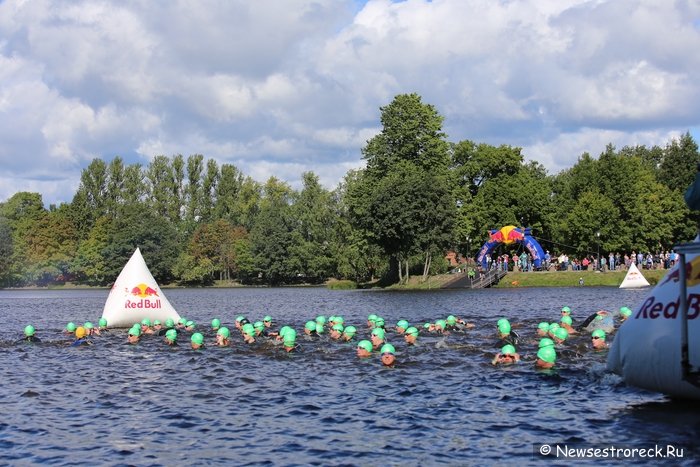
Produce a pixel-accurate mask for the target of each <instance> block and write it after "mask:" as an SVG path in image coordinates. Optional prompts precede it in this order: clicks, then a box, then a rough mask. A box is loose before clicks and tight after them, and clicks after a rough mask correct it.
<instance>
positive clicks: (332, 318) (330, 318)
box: [328, 315, 336, 324]
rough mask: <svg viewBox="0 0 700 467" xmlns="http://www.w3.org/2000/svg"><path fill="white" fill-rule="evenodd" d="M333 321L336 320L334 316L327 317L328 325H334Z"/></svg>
mask: <svg viewBox="0 0 700 467" xmlns="http://www.w3.org/2000/svg"><path fill="white" fill-rule="evenodd" d="M335 319H336V318H335V315H333V316H329V317H328V322H329V323H333V324H335Z"/></svg>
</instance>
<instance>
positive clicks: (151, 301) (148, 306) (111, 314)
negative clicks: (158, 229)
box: [102, 248, 180, 328]
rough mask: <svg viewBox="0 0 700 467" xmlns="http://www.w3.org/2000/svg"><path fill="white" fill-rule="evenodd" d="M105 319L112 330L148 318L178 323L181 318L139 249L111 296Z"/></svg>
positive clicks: (116, 282)
mask: <svg viewBox="0 0 700 467" xmlns="http://www.w3.org/2000/svg"><path fill="white" fill-rule="evenodd" d="M102 317H103V318H104V319H106V320H107V326H108V327H118V328H119V327H129V326H131V325H132V324H134V323H140V322H141V321H142V320H143V319H145V318H148V319H149V320H151V321H153V320H155V319H157V320H160V321H165V320H166V319H168V318H172V319H173V320H175V321H177V320H178V319H180V315H179V314H178V313H177V311H175V309H174V308H173V306H172V305H171V304H170V302H169V301H168V299H167V298H165V295H164V294H163V291H162V290H161V289H160V287H158V284H156V281H155V279H153V275H152V274H151V271H149V270H148V266H146V262H145V261H144V260H143V256H141V251H140V250H139V249H138V248H137V249H136V251H134V254H133V255H131V259H129V261H128V262H127V263H126V265H125V266H124V269H122V272H120V273H119V276H118V277H117V280H116V281H115V282H114V285H113V286H112V290H111V291H110V292H109V297H107V302H106V303H105V307H104V310H102Z"/></svg>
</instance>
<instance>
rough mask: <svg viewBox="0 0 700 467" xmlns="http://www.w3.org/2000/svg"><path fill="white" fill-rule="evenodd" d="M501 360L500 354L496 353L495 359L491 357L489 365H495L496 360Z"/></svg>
mask: <svg viewBox="0 0 700 467" xmlns="http://www.w3.org/2000/svg"><path fill="white" fill-rule="evenodd" d="M499 358H501V352H498V353H497V354H496V356H495V357H493V360H491V365H495V364H496V363H498V359H499Z"/></svg>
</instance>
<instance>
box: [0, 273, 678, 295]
mask: <svg viewBox="0 0 700 467" xmlns="http://www.w3.org/2000/svg"><path fill="white" fill-rule="evenodd" d="M669 271H670V270H669V269H652V270H643V271H642V274H643V275H644V277H645V278H646V279H647V281H649V283H650V284H651V287H654V286H655V285H656V284H658V283H659V281H661V279H663V277H664V276H665V275H666V274H667V273H668V272H669ZM625 274H627V271H607V272H596V271H541V272H509V273H508V274H507V275H506V276H505V277H504V278H503V279H502V280H501V281H500V282H499V283H498V284H496V285H494V286H493V287H494V288H499V289H504V288H519V287H579V286H580V285H579V279H583V287H619V285H620V283H622V280H623V279H624V278H625ZM454 279H455V275H454V274H436V275H432V276H429V277H428V279H427V280H425V281H423V280H422V278H421V276H415V277H411V278H410V279H409V281H408V283H407V284H403V285H398V284H393V285H389V286H381V285H379V284H378V283H377V282H372V283H365V284H357V283H356V282H354V281H351V280H338V279H330V280H328V281H327V282H326V283H325V284H299V285H294V286H283V287H326V288H328V289H330V290H352V289H377V290H436V289H442V288H443V287H444V286H445V285H446V284H448V283H449V282H451V281H452V280H454ZM188 287H193V288H204V289H207V288H212V289H215V288H261V287H263V288H264V287H269V286H259V285H256V286H250V285H243V284H240V283H238V282H235V281H216V282H215V283H214V284H212V285H208V286H182V285H177V284H167V285H163V286H161V288H162V289H166V290H167V289H182V288H188ZM81 289H85V290H90V289H109V287H97V286H89V285H78V284H73V283H70V282H67V283H65V284H52V285H49V286H46V287H38V286H32V287H18V288H7V289H0V290H81Z"/></svg>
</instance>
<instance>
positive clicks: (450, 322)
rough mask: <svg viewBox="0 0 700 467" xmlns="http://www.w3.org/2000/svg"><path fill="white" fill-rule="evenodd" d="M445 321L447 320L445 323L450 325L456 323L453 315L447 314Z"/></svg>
mask: <svg viewBox="0 0 700 467" xmlns="http://www.w3.org/2000/svg"><path fill="white" fill-rule="evenodd" d="M445 321H447V324H449V325H450V326H454V325H455V324H457V318H455V317H454V316H453V315H450V316H448V317H447V319H446V320H445Z"/></svg>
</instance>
